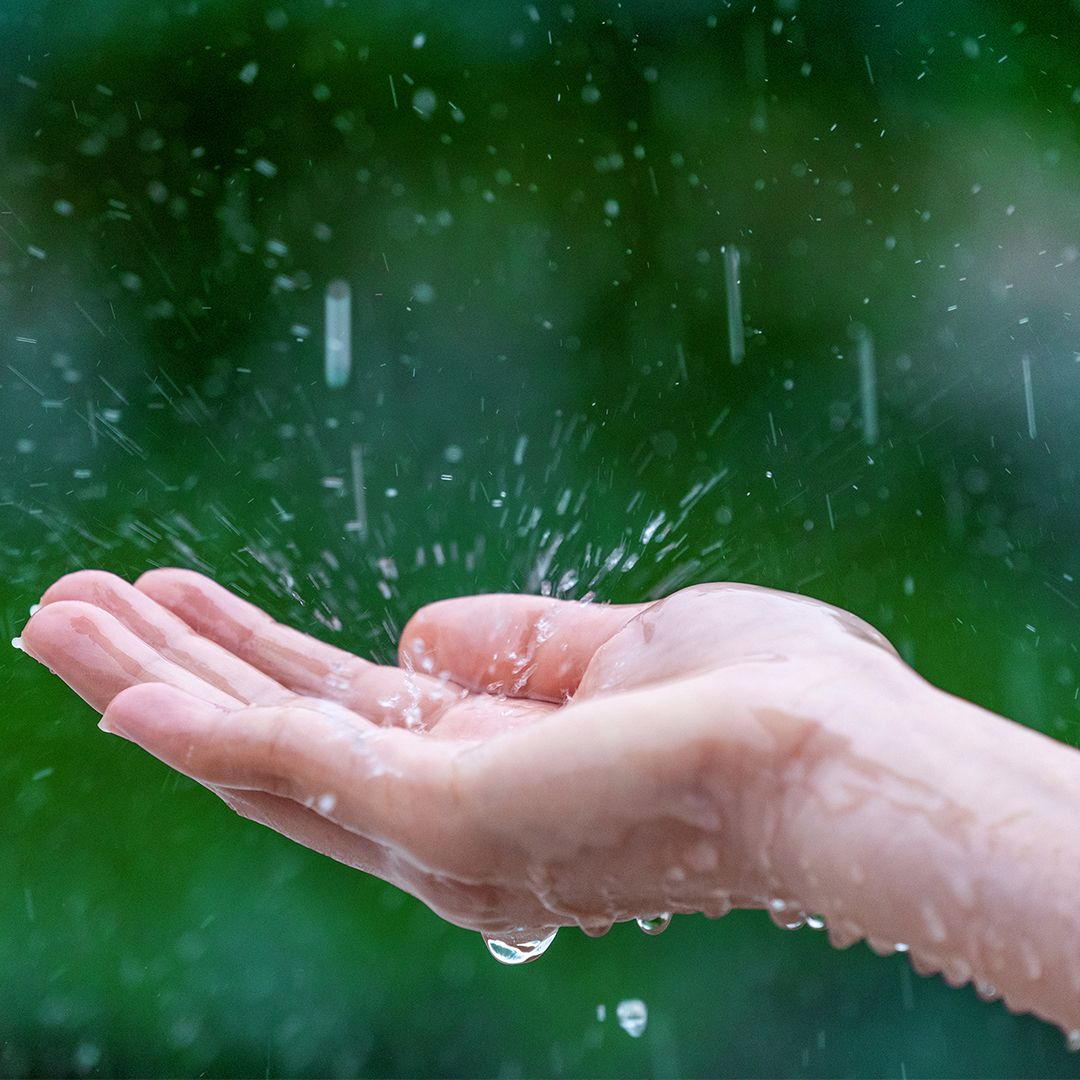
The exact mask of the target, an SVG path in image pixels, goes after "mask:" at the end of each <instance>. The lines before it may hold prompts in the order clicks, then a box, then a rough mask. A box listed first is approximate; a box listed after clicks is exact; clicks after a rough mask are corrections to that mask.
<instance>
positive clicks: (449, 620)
mask: <svg viewBox="0 0 1080 1080" xmlns="http://www.w3.org/2000/svg"><path fill="white" fill-rule="evenodd" d="M23 645H24V648H25V649H26V650H27V652H29V653H30V654H31V655H32V656H34V657H35V658H36V659H38V660H40V661H41V662H42V663H43V664H46V665H47V666H48V667H49V668H51V669H52V670H53V671H54V672H55V673H56V674H58V675H59V676H60V677H61V678H62V679H64V681H65V682H67V683H68V684H69V685H70V686H71V687H72V688H73V689H74V690H75V691H76V692H77V693H78V694H80V695H81V696H82V697H83V698H84V699H85V700H86V701H87V702H88V703H89V704H90V705H92V706H93V707H94V708H95V709H97V710H98V711H99V712H102V713H103V714H104V716H103V719H102V723H101V726H102V728H103V729H104V730H106V731H111V732H114V733H115V734H118V735H120V736H122V737H124V738H126V739H129V740H131V741H132V742H135V743H137V744H138V745H140V746H142V747H143V748H144V749H146V750H148V751H149V752H150V753H152V754H154V755H155V756H157V757H159V758H160V759H161V760H163V761H165V762H166V763H168V764H169V765H171V766H173V767H174V768H176V769H178V770H180V771H181V772H183V773H185V774H187V775H188V776H191V777H193V778H194V779H196V780H197V781H199V782H200V783H202V784H203V785H205V786H206V787H208V788H209V789H211V790H212V791H214V792H215V793H216V794H217V795H218V796H219V797H220V798H221V799H222V800H223V801H225V802H226V803H227V804H228V805H229V806H231V807H232V808H233V809H234V810H236V811H237V812H238V813H240V814H241V815H243V816H245V817H248V818H251V819H254V820H256V821H260V822H262V823H263V824H266V825H268V826H270V827H271V828H274V829H276V830H277V831H279V832H281V833H283V834H285V835H286V836H289V837H291V838H292V839H294V840H296V841H298V842H299V843H302V844H304V845H306V846H308V847H310V848H313V849H315V850H317V851H320V852H323V853H324V854H327V855H330V856H331V857H333V858H335V859H338V860H340V861H342V862H345V863H347V864H349V865H351V866H355V867H358V868H360V869H363V870H365V871H368V872H370V873H373V874H376V875H378V876H379V877H382V878H384V879H385V880H387V881H390V882H393V883H394V884H396V885H398V886H399V887H401V888H403V889H405V890H407V891H408V892H410V893H412V894H414V895H415V896H417V897H419V898H420V899H421V900H423V901H424V902H425V903H427V904H428V905H429V906H430V907H431V908H433V909H434V910H435V911H436V912H438V913H439V914H440V915H442V916H444V917H445V918H447V919H449V920H451V921H453V922H455V923H457V924H459V925H462V926H468V927H471V928H474V929H478V930H481V931H483V932H485V934H486V935H488V936H490V937H494V938H497V939H501V940H503V941H506V942H517V943H523V942H526V941H535V940H541V939H543V938H545V937H546V936H548V935H549V934H550V933H551V932H552V931H553V930H554V929H556V928H558V927H559V926H563V925H568V924H576V925H578V926H580V927H582V928H583V929H584V930H586V931H587V932H590V933H600V932H603V931H604V930H605V929H606V928H607V927H608V926H610V925H611V923H612V922H614V921H619V920H623V919H628V918H632V917H635V916H650V915H653V914H656V913H660V912H681V911H705V912H706V913H708V914H714V915H719V914H722V913H724V912H725V911H727V910H728V909H729V908H730V906H732V905H733V904H744V905H752V906H764V905H765V904H767V903H768V900H769V898H770V897H775V896H778V895H780V896H782V895H784V892H785V885H784V880H783V878H784V873H785V859H786V858H787V852H786V851H785V845H784V835H783V817H784V809H785V800H786V798H787V797H788V792H789V789H790V787H791V784H792V782H793V778H794V777H797V775H798V773H799V770H800V768H801V763H802V762H803V761H804V759H805V753H806V749H807V746H808V745H809V743H810V742H811V741H813V740H815V739H816V738H818V736H819V735H820V732H821V730H822V726H823V724H826V723H827V721H828V719H829V718H830V717H831V716H834V715H839V714H843V715H845V716H850V715H852V713H853V709H856V710H857V709H858V708H859V707H862V706H865V704H866V703H868V702H870V701H872V699H873V697H874V694H875V689H874V687H875V685H876V686H880V685H881V683H880V680H881V677H882V673H883V672H884V673H892V674H897V675H898V674H899V673H900V672H903V673H906V674H905V675H904V676H903V679H906V678H907V676H910V675H911V673H910V671H909V670H908V669H907V668H906V667H904V665H903V664H902V663H901V662H900V660H899V659H898V658H897V657H896V655H895V653H894V652H893V651H892V649H891V647H890V646H889V645H888V643H887V642H886V641H885V640H884V639H883V638H882V637H881V636H880V635H879V634H878V633H877V632H876V631H875V630H873V629H872V628H871V627H869V626H867V625H866V624H865V623H863V622H861V621H860V620H858V619H857V618H855V617H854V616H852V615H850V614H848V613H846V612H843V611H840V610H838V609H835V608H832V607H829V606H827V605H824V604H820V603H817V602H815V601H812V600H807V599H804V598H801V597H796V596H791V595H787V594H784V593H778V592H773V591H771V590H767V589H759V588H754V587H752V586H745V585H722V584H721V585H703V586H696V587H693V588H689V589H685V590H683V591H682V592H680V593H677V594H675V595H674V596H671V597H669V598H668V599H666V600H662V601H658V602H656V603H653V604H638V605H628V606H609V605H602V604H581V603H576V602H569V601H558V600H551V599H545V598H541V597H533V596H516V595H492V596H474V597H463V598H460V599H455V600H447V601H441V602H439V603H435V604H432V605H430V606H428V607H425V608H423V609H421V610H420V611H419V612H418V613H417V614H416V615H415V616H414V617H413V619H412V620H411V621H410V622H409V624H408V626H407V627H406V629H405V632H404V634H403V635H402V640H401V648H400V662H399V665H398V666H381V665H376V664H373V663H371V662H369V661H366V660H364V659H362V658H360V657H357V656H354V655H352V654H351V653H348V652H345V651H343V650H340V649H338V648H336V647H334V646H331V645H328V644H325V643H323V642H321V641H318V640H316V639H314V638H311V637H309V636H307V635H305V634H302V633H300V632H298V631H296V630H293V629H290V628H288V627H285V626H282V625H280V624H278V623H276V622H274V621H273V620H272V619H271V618H270V617H269V616H268V615H266V614H265V613H264V612H262V611H260V610H259V609H258V608H256V607H255V606H253V605H252V604H250V603H248V602H247V601H245V600H242V599H241V598H240V597H238V596H236V595H234V594H233V593H230V592H229V591H227V590H226V589H224V588H222V587H221V586H219V585H216V584H215V583H214V582H212V581H210V580H208V579H207V578H205V577H202V576H201V575H198V574H196V573H193V572H191V571H186V570H172V569H163V570H154V571H151V572H149V573H148V574H145V575H144V576H143V577H142V578H140V579H139V580H138V582H136V584H135V585H131V584H129V583H127V582H125V581H123V580H121V579H120V578H117V577H115V576H113V575H111V574H107V573H104V572H101V571H81V572H79V573H76V574H72V575H69V576H67V577H65V578H62V579H61V580H60V581H58V582H57V583H56V584H55V585H53V586H52V587H51V588H50V589H49V590H48V591H47V592H46V594H45V596H44V597H43V599H42V606H41V608H40V610H39V611H38V612H37V613H36V614H35V615H34V616H33V618H32V619H31V621H30V622H29V624H28V625H27V627H26V629H25V631H24V633H23ZM903 679H901V683H902V685H903V686H905V687H906V686H907V685H908V684H907V682H905V681H903ZM860 703H861V704H860ZM511 951H512V950H511Z"/></svg>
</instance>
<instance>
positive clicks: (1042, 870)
mask: <svg viewBox="0 0 1080 1080" xmlns="http://www.w3.org/2000/svg"><path fill="white" fill-rule="evenodd" d="M892 689H893V690H894V693H893V694H889V695H885V696H883V698H882V699H879V702H876V703H874V704H873V705H872V706H870V707H868V708H867V709H865V710H864V711H863V713H862V714H861V715H860V714H859V713H858V711H857V710H855V711H852V713H851V714H850V715H849V716H845V717H843V718H841V719H840V720H839V722H838V724H837V726H836V727H835V728H834V727H833V726H831V725H830V726H828V727H827V729H826V731H827V734H823V735H822V736H821V737H820V738H819V739H818V740H816V745H817V749H818V750H819V751H820V753H819V754H817V755H815V742H814V741H811V743H810V744H809V745H808V748H807V749H808V753H807V755H806V756H805V758H804V759H803V761H802V762H801V763H800V767H798V768H795V769H794V770H793V771H792V773H791V774H790V775H789V777H788V781H789V783H788V785H787V787H786V789H785V793H784V795H783V800H784V815H783V816H784V821H785V826H784V829H783V837H784V843H785V848H786V850H785V853H784V865H785V866H786V884H787V885H788V887H789V889H790V891H791V893H792V895H793V897H795V898H797V899H798V900H799V901H800V902H801V904H802V905H803V906H804V907H805V908H806V909H807V910H809V911H814V912H820V913H821V914H822V915H824V916H825V918H826V922H827V924H828V926H829V928H830V932H831V934H832V935H833V937H834V940H835V941H836V943H837V944H841V945H842V944H846V943H850V942H851V941H852V940H854V939H856V938H859V937H866V938H867V939H868V940H869V941H870V942H871V944H872V945H873V946H875V947H878V948H889V947H893V946H896V945H898V944H899V945H901V946H905V945H906V946H907V947H908V948H909V949H910V951H911V955H912V960H913V963H914V964H915V965H916V967H917V968H919V969H920V970H922V971H927V970H935V971H941V972H942V973H943V974H944V976H945V977H946V979H948V980H949V981H950V982H952V983H954V984H960V983H963V982H966V981H968V980H969V979H970V980H972V981H973V982H974V983H975V984H976V987H977V988H978V989H980V991H981V992H982V993H983V994H984V995H990V994H996V995H999V996H1002V997H1003V998H1004V999H1005V1001H1006V1002H1007V1003H1008V1004H1009V1005H1010V1006H1011V1007H1012V1008H1014V1009H1018V1010H1024V1011H1031V1012H1034V1013H1036V1014H1038V1015H1039V1016H1042V1017H1044V1018H1046V1019H1049V1020H1052V1021H1054V1022H1056V1023H1058V1024H1060V1025H1061V1026H1062V1027H1064V1028H1065V1029H1067V1030H1072V1029H1077V1028H1080V753H1077V752H1076V751H1074V750H1072V749H1071V748H1070V747H1066V746H1064V745H1062V744H1060V743H1056V742H1054V741H1053V740H1051V739H1048V738H1046V737H1044V736H1041V735H1039V734H1037V733H1036V732H1033V731H1030V730H1028V729H1026V728H1023V727H1021V726H1020V725H1017V724H1014V723H1012V722H1011V721H1008V720H1004V719H1003V718H1002V717H999V716H995V715H994V714H992V713H988V712H986V711H984V710H982V709H979V708H978V707H976V706H974V705H971V704H970V703H968V702H965V701H960V700H959V699H956V698H953V697H950V696H949V695H947V694H944V693H943V692H941V691H939V690H936V689H935V688H933V687H930V686H929V685H928V684H926V683H924V682H922V680H919V679H918V678H917V677H916V676H914V675H908V673H907V672H904V673H903V678H902V679H900V680H899V681H898V682H897V683H896V684H895V686H893V687H892Z"/></svg>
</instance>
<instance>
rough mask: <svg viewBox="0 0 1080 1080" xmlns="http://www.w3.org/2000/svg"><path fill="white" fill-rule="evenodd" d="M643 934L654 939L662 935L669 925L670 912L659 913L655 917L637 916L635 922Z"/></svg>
mask: <svg viewBox="0 0 1080 1080" xmlns="http://www.w3.org/2000/svg"><path fill="white" fill-rule="evenodd" d="M634 921H635V922H636V923H637V924H638V929H639V930H640V931H641V932H642V933H643V934H649V935H650V936H651V937H655V936H656V935H657V934H662V933H663V932H664V931H665V930H666V929H667V928H668V927H669V926H670V925H671V912H670V911H661V912H659V913H658V914H656V915H639V916H638V917H637V918H636V919H635V920H634Z"/></svg>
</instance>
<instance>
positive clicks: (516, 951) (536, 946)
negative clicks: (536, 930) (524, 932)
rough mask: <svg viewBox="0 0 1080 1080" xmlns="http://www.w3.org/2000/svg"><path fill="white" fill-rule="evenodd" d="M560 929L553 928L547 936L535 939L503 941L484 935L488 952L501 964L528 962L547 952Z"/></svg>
mask: <svg viewBox="0 0 1080 1080" xmlns="http://www.w3.org/2000/svg"><path fill="white" fill-rule="evenodd" d="M557 933H558V930H557V929H556V930H552V931H551V933H550V934H548V936H547V937H545V938H536V939H535V940H533V941H515V942H509V941H503V940H502V939H501V938H496V937H488V935H487V934H484V935H483V938H484V944H485V945H486V946H487V948H488V952H489V953H491V955H492V956H494V957H495V959H496V960H498V961H499V963H500V964H528V963H529V962H530V961H532V960H536V959H538V958H539V957H541V956H543V955H544V953H546V952H547V950H548V946H550V945H551V943H552V942H553V941H554V940H555V935H556V934H557Z"/></svg>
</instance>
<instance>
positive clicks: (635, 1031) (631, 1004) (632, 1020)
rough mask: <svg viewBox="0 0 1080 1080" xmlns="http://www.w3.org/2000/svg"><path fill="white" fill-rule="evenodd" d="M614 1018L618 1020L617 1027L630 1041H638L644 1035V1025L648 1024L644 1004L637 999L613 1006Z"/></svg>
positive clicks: (647, 1012) (646, 1010)
mask: <svg viewBox="0 0 1080 1080" xmlns="http://www.w3.org/2000/svg"><path fill="white" fill-rule="evenodd" d="M615 1016H616V1017H617V1018H618V1021H619V1027H621V1028H622V1029H623V1031H625V1032H626V1034H627V1035H629V1036H630V1038H632V1039H639V1038H641V1036H642V1035H644V1034H645V1025H646V1024H648V1022H649V1010H648V1009H647V1008H646V1007H645V1002H644V1001H641V1000H639V999H638V998H629V999H628V1000H626V1001H620V1002H619V1004H618V1005H616V1006H615Z"/></svg>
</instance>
